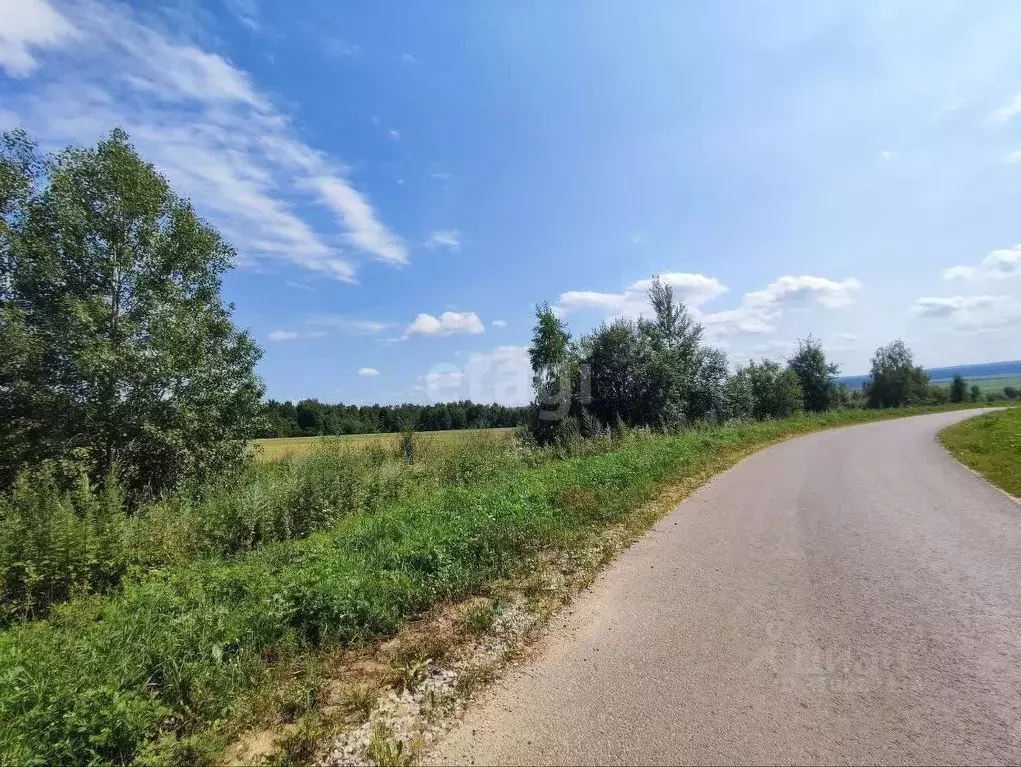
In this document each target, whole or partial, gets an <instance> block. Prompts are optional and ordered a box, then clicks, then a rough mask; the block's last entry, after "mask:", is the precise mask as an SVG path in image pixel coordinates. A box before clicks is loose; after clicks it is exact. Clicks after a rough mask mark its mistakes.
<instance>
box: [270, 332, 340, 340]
mask: <svg viewBox="0 0 1021 767" xmlns="http://www.w3.org/2000/svg"><path fill="white" fill-rule="evenodd" d="M325 335H326V333H324V332H323V331H321V330H306V331H301V330H274V331H273V332H272V333H270V334H269V335H268V336H267V338H268V339H269V340H270V341H297V340H300V339H302V338H321V337H322V336H325Z"/></svg>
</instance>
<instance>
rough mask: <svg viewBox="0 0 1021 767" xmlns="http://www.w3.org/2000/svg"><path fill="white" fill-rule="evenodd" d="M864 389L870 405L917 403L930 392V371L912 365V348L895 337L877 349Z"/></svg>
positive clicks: (883, 405)
mask: <svg viewBox="0 0 1021 767" xmlns="http://www.w3.org/2000/svg"><path fill="white" fill-rule="evenodd" d="M864 390H865V396H866V398H867V400H868V406H869V407H874V408H886V407H903V406H905V405H919V404H922V403H923V402H925V401H926V400H927V398H928V396H929V394H930V389H929V375H928V374H927V373H926V372H925V370H924V369H922V367H921V366H918V365H915V362H914V357H913V356H912V354H911V350H910V349H908V348H907V346H905V345H904V342H903V341H901V340H897V341H894V342H893V343H891V344H888V345H887V346H881V347H880V348H879V349H877V350H876V353H875V355H874V356H873V357H872V371H871V377H870V378H869V380H868V381H866V382H865V386H864Z"/></svg>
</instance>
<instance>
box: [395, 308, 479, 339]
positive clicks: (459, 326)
mask: <svg viewBox="0 0 1021 767" xmlns="http://www.w3.org/2000/svg"><path fill="white" fill-rule="evenodd" d="M485 329H486V328H485V326H484V325H483V324H482V320H480V319H479V316H478V315H477V314H476V313H475V312H443V314H441V315H440V316H439V317H434V316H433V315H431V314H425V313H423V314H419V315H418V316H417V317H416V318H415V320H414V322H412V323H411V324H410V325H408V327H407V330H405V332H404V335H405V337H407V336H449V335H453V334H455V333H471V334H474V333H482V332H485Z"/></svg>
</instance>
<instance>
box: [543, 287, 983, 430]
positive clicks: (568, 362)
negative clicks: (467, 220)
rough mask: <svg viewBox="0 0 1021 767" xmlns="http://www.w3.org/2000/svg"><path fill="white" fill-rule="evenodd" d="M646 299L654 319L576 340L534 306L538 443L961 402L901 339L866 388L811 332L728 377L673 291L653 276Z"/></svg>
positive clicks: (878, 360) (886, 350)
mask: <svg viewBox="0 0 1021 767" xmlns="http://www.w3.org/2000/svg"><path fill="white" fill-rule="evenodd" d="M648 298H649V304H650V306H651V308H652V313H651V315H650V316H648V317H645V316H642V317H639V318H638V319H631V318H626V317H624V318H618V319H615V320H613V321H611V322H604V323H603V324H602V325H600V326H599V327H597V328H596V329H594V330H593V331H591V332H589V333H587V334H584V335H582V336H580V337H577V338H575V337H574V336H573V335H572V333H571V331H570V328H569V327H568V325H567V323H566V321H565V320H564V319H563V318H562V317H560V316H558V314H557V313H556V312H555V311H554V310H553V309H552V308H551V307H550V306H549V305H548V304H541V305H540V306H539V307H537V309H536V323H535V327H534V329H533V332H532V342H531V346H530V347H529V358H530V360H531V365H532V373H533V386H534V389H535V395H536V398H535V402H534V404H533V407H532V411H531V413H530V421H529V428H530V432H531V434H532V436H533V438H534V439H536V440H537V441H538V442H539V443H541V444H549V443H556V442H562V441H565V440H570V439H572V438H576V437H582V438H584V437H591V436H596V435H598V434H600V433H603V432H606V431H607V430H612V429H614V428H616V427H618V426H628V427H648V428H657V429H677V428H683V427H685V426H690V425H693V424H696V423H699V422H706V421H709V422H722V421H728V420H734V419H749V418H754V419H766V418H788V417H791V416H794V415H797V414H798V413H802V412H824V411H827V410H832V409H837V408H863V407H868V408H889V407H905V406H912V405H926V404H932V405H936V404H942V403H946V402H951V401H953V402H961V401H964V398H965V395H963V394H961V390H960V384H957V383H955V384H954V386H952V387H949V388H948V387H946V386H939V385H936V384H933V383H932V382H931V381H930V380H929V376H928V374H927V373H926V372H925V370H924V369H923V368H922V367H921V366H919V365H916V364H915V361H914V357H913V354H912V352H911V350H910V349H908V347H907V346H906V345H905V344H904V343H903V341H900V340H897V341H894V342H892V343H890V344H888V345H886V346H882V347H880V348H879V349H877V350H876V352H875V355H874V356H873V358H872V364H871V371H870V376H869V379H868V380H867V381H866V382H865V384H864V386H863V387H862V388H861V389H860V390H857V389H851V388H850V387H849V386H847V385H846V384H844V383H840V382H839V381H838V380H837V376H838V375H839V373H840V369H839V367H838V366H837V365H836V364H835V363H833V362H831V361H830V360H829V358H828V357H827V355H826V352H825V350H824V349H823V346H822V343H821V341H819V339H817V338H815V337H814V336H812V335H809V336H808V337H807V338H804V339H801V340H800V341H799V342H798V348H797V351H796V352H795V353H794V354H793V355H792V356H791V357H790V359H788V360H786V361H785V362H780V361H776V360H769V359H763V360H760V361H751V362H749V363H748V364H746V365H743V366H738V367H737V368H736V369H734V370H731V368H730V365H729V363H728V360H727V355H726V354H725V353H724V352H723V350H721V349H719V348H715V347H713V346H711V345H709V344H706V343H704V341H703V334H704V329H703V327H702V325H700V324H699V323H698V322H697V321H696V320H695V319H694V318H693V317H692V315H691V313H690V312H689V311H688V309H687V307H685V306H684V304H683V303H681V302H679V301H677V300H676V298H675V296H674V293H673V289H672V288H671V287H670V286H669V285H666V284H664V283H663V282H662V281H660V280H659V279H654V280H653V281H652V285H651V287H650V288H649V291H648ZM962 381H963V379H962ZM977 392H978V387H977V386H973V387H972V389H971V391H970V393H968V394H967V396H970V397H971V398H972V400H977V399H978V396H977V394H976V393H977Z"/></svg>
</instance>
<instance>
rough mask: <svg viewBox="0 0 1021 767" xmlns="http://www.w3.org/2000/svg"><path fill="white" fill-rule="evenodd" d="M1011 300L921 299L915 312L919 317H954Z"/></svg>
mask: <svg viewBox="0 0 1021 767" xmlns="http://www.w3.org/2000/svg"><path fill="white" fill-rule="evenodd" d="M1008 300H1010V297H1009V296H948V297H945V298H933V297H927V298H919V299H918V300H917V301H915V304H914V311H915V314H917V315H918V316H919V317H952V316H954V315H960V314H962V313H965V312H970V311H974V310H976V309H989V308H991V307H994V306H997V305H1002V304H1003V303H1004V302H1005V301H1008Z"/></svg>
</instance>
